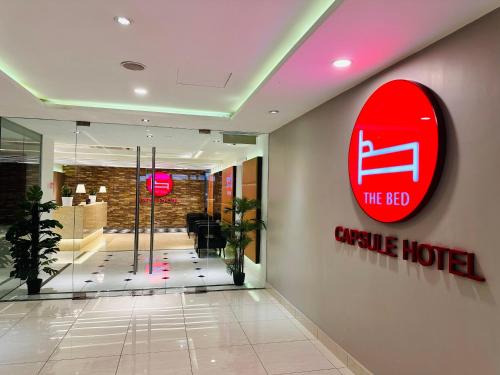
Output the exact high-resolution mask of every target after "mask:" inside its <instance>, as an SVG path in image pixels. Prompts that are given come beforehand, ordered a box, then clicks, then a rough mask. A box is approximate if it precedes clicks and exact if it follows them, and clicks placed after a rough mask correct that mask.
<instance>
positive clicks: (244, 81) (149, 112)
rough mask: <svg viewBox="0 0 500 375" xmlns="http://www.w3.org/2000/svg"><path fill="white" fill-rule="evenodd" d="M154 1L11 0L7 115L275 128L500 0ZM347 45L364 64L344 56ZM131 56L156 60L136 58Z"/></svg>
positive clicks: (4, 97)
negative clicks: (126, 65) (339, 61)
mask: <svg viewBox="0 0 500 375" xmlns="http://www.w3.org/2000/svg"><path fill="white" fill-rule="evenodd" d="M144 4H145V3H144V1H140V0H107V1H99V0H87V1H85V2H82V1H77V0H38V1H36V2H27V1H12V0H0V7H1V9H2V12H1V13H0V70H1V71H3V73H0V115H1V116H6V117H9V116H10V117H33V118H50V119H59V120H86V121H91V122H99V123H106V124H111V123H123V124H136V125H137V124H140V123H141V119H142V118H148V119H150V125H153V126H161V127H174V128H190V129H198V128H207V129H219V130H228V131H251V132H271V131H273V130H275V129H277V128H279V127H280V126H282V125H284V124H286V123H287V122H289V121H291V120H293V119H295V118H296V117H298V116H300V115H302V114H303V113H305V112H307V111H309V110H311V109H313V108H314V107H316V106H317V105H319V104H321V103H323V102H325V101H326V100H328V99H330V98H332V97H333V96H335V95H338V94H339V93H341V92H343V91H345V90H346V89H348V88H349V87H352V86H353V85H355V84H357V83H359V82H361V81H363V80H364V79H366V78H368V77H369V76H371V75H373V74H375V73H376V72H378V71H380V70H382V69H384V68H386V67H388V66H390V65H391V64H393V63H395V62H397V61H399V60H401V59H402V58H404V57H406V56H408V55H409V54H412V53H414V52H416V51H418V50H420V49H422V48H424V47H425V46H427V45H429V44H431V43H433V42H435V41H436V40H438V39H440V38H442V37H444V36H445V35H447V34H449V33H451V32H453V31H455V30H457V29H458V28H460V27H462V26H464V25H465V24H467V23H470V22H472V21H473V20H475V19H477V18H479V17H481V16H482V15H484V14H486V13H488V12H490V11H492V10H493V9H495V8H497V7H499V6H500V0H474V1H470V0H438V1H436V0H419V1H415V0H378V1H369V0H343V1H342V0H337V1H333V0H314V1H312V0H273V1H269V0H252V1H243V0H211V1H209V2H208V1H205V0H169V1H162V0H148V2H147V6H144ZM117 15H124V16H127V17H131V18H132V19H133V23H132V24H131V25H130V26H128V27H124V26H121V25H119V24H117V23H116V22H115V21H114V20H113V18H114V17H115V16H117ZM339 57H347V58H349V59H351V60H352V62H353V64H352V65H351V66H350V67H349V68H346V69H336V68H333V67H332V66H331V62H332V60H334V59H336V58H339ZM124 60H133V61H139V62H141V63H143V64H145V65H146V70H145V71H142V72H131V71H126V70H124V69H123V68H121V66H120V62H122V61H124ZM136 87H144V88H147V89H148V91H149V92H148V94H147V95H145V96H143V97H138V96H136V95H135V94H134V92H133V89H134V88H136ZM40 98H42V99H45V100H44V101H41V100H40ZM106 108H107V109H106ZM110 108H111V109H110ZM272 109H278V110H279V111H280V112H279V113H278V114H274V115H272V114H269V113H268V112H269V110H272ZM166 112H169V113H166ZM106 126H110V125H106ZM127 129H128V131H131V129H132V128H127ZM188 138H189V137H188Z"/></svg>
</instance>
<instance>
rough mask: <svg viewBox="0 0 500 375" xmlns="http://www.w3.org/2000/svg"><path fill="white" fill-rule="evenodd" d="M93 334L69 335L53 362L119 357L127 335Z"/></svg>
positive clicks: (108, 332)
mask: <svg viewBox="0 0 500 375" xmlns="http://www.w3.org/2000/svg"><path fill="white" fill-rule="evenodd" d="M98 332H99V330H98V331H97V332H93V334H92V335H84V334H83V335H78V332H75V333H71V335H70V333H68V335H67V336H66V337H65V338H64V339H63V340H62V341H61V343H60V344H59V346H58V347H57V349H56V350H55V351H54V354H53V355H52V357H51V358H50V359H51V360H61V359H73V358H87V357H102V356H112V355H119V354H120V353H121V351H122V348H123V344H124V342H125V336H126V334H125V333H121V332H113V331H111V330H109V331H106V332H100V333H98Z"/></svg>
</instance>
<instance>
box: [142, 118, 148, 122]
mask: <svg viewBox="0 0 500 375" xmlns="http://www.w3.org/2000/svg"><path fill="white" fill-rule="evenodd" d="M141 121H142V122H146V123H147V122H149V120H148V119H147V118H143V119H142V120H141Z"/></svg>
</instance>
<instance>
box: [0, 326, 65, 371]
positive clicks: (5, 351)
mask: <svg viewBox="0 0 500 375" xmlns="http://www.w3.org/2000/svg"><path fill="white" fill-rule="evenodd" d="M59 342H60V340H59V339H57V338H53V337H49V336H33V335H23V336H18V335H11V334H10V332H9V333H7V334H6V335H4V336H2V338H1V339H0V348H1V350H0V363H1V364H7V363H25V362H42V361H46V360H48V359H49V357H50V356H51V354H52V352H53V351H54V349H55V348H56V347H57V345H58V344H59Z"/></svg>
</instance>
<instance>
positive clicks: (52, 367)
mask: <svg viewBox="0 0 500 375" xmlns="http://www.w3.org/2000/svg"><path fill="white" fill-rule="evenodd" d="M119 359H120V357H118V356H115V357H101V358H83V359H70V360H62V361H49V362H47V363H46V364H45V366H44V367H43V369H42V371H40V373H39V375H87V374H89V375H90V374H91V375H115V373H116V369H117V367H118V361H119Z"/></svg>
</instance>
